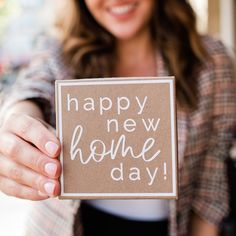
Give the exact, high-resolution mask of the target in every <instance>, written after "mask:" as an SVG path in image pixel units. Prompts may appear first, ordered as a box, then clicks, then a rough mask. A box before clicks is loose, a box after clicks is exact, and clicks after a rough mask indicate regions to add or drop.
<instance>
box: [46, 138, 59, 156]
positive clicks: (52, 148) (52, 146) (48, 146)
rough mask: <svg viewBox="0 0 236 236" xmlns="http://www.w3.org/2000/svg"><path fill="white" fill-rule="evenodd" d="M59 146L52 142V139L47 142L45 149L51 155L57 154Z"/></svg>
mask: <svg viewBox="0 0 236 236" xmlns="http://www.w3.org/2000/svg"><path fill="white" fill-rule="evenodd" d="M58 148H59V146H58V145H57V144H56V143H54V142H51V141H49V142H47V143H46V144H45V149H46V150H47V152H48V153H49V154H50V155H55V154H56V153H57V150H58Z"/></svg>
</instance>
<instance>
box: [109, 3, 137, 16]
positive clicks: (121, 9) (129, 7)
mask: <svg viewBox="0 0 236 236" xmlns="http://www.w3.org/2000/svg"><path fill="white" fill-rule="evenodd" d="M133 8H134V4H132V5H131V4H130V5H125V6H119V7H112V8H111V12H112V13H114V14H119V15H121V14H125V13H128V12H129V11H130V10H132V9H133Z"/></svg>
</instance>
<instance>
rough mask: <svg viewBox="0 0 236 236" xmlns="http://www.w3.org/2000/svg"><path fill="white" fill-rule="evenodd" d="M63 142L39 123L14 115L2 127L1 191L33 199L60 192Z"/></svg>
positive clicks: (0, 138)
mask: <svg viewBox="0 0 236 236" xmlns="http://www.w3.org/2000/svg"><path fill="white" fill-rule="evenodd" d="M59 153H60V142H59V140H58V139H57V137H56V136H55V135H54V133H53V132H52V131H50V130H49V129H48V128H47V127H46V126H45V125H44V124H43V123H42V122H40V121H39V120H37V119H35V118H33V117H31V116H29V115H25V114H22V113H14V114H11V115H10V116H9V117H8V118H7V119H6V120H5V121H4V123H3V124H2V126H1V128H0V191H2V192H4V193H5V194H7V195H10V196H15V197H18V198H23V199H29V200H43V199H47V198H48V197H55V196H57V195H59V193H60V185H59V181H58V178H59V176H60V174H61V165H60V162H59V161H58V159H57V157H58V155H59Z"/></svg>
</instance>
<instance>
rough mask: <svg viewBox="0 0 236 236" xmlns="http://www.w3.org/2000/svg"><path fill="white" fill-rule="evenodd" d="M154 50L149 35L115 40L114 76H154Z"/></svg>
mask: <svg viewBox="0 0 236 236" xmlns="http://www.w3.org/2000/svg"><path fill="white" fill-rule="evenodd" d="M156 74H157V68H156V50H155V47H154V46H153V43H152V41H151V38H150V36H149V35H145V36H142V37H136V38H135V39H133V40H129V41H128V40H124V41H119V42H117V61H116V67H115V70H114V76H156Z"/></svg>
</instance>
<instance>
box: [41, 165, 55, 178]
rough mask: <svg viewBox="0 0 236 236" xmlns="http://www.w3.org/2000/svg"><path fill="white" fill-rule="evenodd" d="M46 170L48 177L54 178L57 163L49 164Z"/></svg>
mask: <svg viewBox="0 0 236 236" xmlns="http://www.w3.org/2000/svg"><path fill="white" fill-rule="evenodd" d="M44 170H45V172H46V173H47V174H48V175H50V176H52V177H54V176H55V175H56V172H57V165H56V164H55V163H47V164H46V165H45V166H44Z"/></svg>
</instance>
